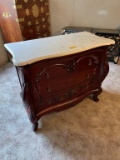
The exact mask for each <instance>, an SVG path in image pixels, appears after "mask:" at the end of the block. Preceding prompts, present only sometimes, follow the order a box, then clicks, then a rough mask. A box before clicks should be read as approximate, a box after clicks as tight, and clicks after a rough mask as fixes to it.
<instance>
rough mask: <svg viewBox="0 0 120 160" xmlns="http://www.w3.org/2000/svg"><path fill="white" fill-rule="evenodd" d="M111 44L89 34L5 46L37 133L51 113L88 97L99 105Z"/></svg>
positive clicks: (82, 33)
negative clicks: (9, 54)
mask: <svg viewBox="0 0 120 160" xmlns="http://www.w3.org/2000/svg"><path fill="white" fill-rule="evenodd" d="M110 44H114V41H113V40H111V39H107V38H103V37H98V36H96V35H94V34H92V33H88V32H80V33H73V34H67V35H59V36H54V37H49V38H40V39H34V40H28V41H22V42H15V43H8V44H5V47H6V49H7V50H8V51H9V52H10V53H11V55H12V57H13V59H12V61H13V63H14V65H15V66H16V69H17V73H18V77H19V81H20V85H21V97H22V100H23V103H24V105H25V109H26V111H27V113H28V115H29V118H30V120H31V122H32V123H33V130H34V131H35V130H37V128H38V120H39V119H40V117H41V116H43V115H45V114H47V113H49V112H52V111H60V110H64V109H67V108H69V107H72V106H74V105H75V104H77V103H78V102H80V101H81V100H83V99H84V98H85V97H87V96H89V95H92V97H93V100H94V101H98V95H99V94H100V93H101V92H102V89H101V84H102V81H103V80H104V78H105V77H106V75H107V73H108V70H109V66H108V62H107V60H106V48H107V46H108V45H110Z"/></svg>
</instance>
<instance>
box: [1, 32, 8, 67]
mask: <svg viewBox="0 0 120 160" xmlns="http://www.w3.org/2000/svg"><path fill="white" fill-rule="evenodd" d="M7 61H8V56H7V53H6V50H5V48H4V43H3V37H2V35H1V31H0V66H2V65H3V64H5V63H6V62H7Z"/></svg>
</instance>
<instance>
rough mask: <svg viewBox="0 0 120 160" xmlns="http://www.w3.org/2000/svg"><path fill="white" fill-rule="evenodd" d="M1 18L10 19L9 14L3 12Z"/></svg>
mask: <svg viewBox="0 0 120 160" xmlns="http://www.w3.org/2000/svg"><path fill="white" fill-rule="evenodd" d="M3 17H5V18H10V17H11V14H10V13H8V12H3Z"/></svg>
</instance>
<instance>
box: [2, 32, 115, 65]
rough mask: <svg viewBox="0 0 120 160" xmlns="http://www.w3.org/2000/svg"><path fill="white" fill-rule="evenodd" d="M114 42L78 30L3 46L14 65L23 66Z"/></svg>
mask: <svg viewBox="0 0 120 160" xmlns="http://www.w3.org/2000/svg"><path fill="white" fill-rule="evenodd" d="M114 43H115V42H114V41H113V40H111V39H108V38H103V37H98V36H96V35H94V34H92V33H89V32H80V33H72V34H66V35H59V36H54V37H49V38H39V39H34V40H28V41H22V42H15V43H7V44H5V45H4V46H5V48H6V49H7V50H8V51H9V52H10V53H11V55H12V61H13V63H14V65H16V66H24V65H27V64H31V63H34V62H36V61H39V60H42V59H46V58H52V57H59V56H65V55H70V54H74V53H77V52H82V51H86V50H89V49H92V48H96V47H100V46H106V45H110V44H114Z"/></svg>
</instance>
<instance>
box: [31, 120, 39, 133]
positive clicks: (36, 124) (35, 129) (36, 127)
mask: <svg viewBox="0 0 120 160" xmlns="http://www.w3.org/2000/svg"><path fill="white" fill-rule="evenodd" d="M32 129H33V131H37V129H38V122H35V123H33V126H32Z"/></svg>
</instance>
